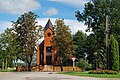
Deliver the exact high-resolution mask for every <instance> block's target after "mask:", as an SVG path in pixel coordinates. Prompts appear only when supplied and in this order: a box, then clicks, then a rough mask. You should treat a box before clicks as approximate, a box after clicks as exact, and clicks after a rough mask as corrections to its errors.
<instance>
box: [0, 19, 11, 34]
mask: <svg viewBox="0 0 120 80" xmlns="http://www.w3.org/2000/svg"><path fill="white" fill-rule="evenodd" d="M11 27H12V23H11V22H8V21H0V33H3V32H4V31H5V29H6V28H11Z"/></svg>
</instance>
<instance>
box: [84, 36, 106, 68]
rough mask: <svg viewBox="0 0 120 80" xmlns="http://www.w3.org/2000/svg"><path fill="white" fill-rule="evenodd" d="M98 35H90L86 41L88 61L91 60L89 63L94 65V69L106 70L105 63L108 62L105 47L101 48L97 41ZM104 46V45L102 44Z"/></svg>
mask: <svg viewBox="0 0 120 80" xmlns="http://www.w3.org/2000/svg"><path fill="white" fill-rule="evenodd" d="M96 38H97V37H96V35H94V34H90V35H89V36H88V38H87V40H86V43H85V45H86V48H87V50H86V53H87V55H88V57H87V59H88V60H89V63H91V64H92V68H94V69H96V68H103V69H104V68H105V65H106V63H105V61H106V55H105V49H104V47H103V46H99V45H100V44H99V43H98V41H97V39H96ZM101 44H103V43H101Z"/></svg>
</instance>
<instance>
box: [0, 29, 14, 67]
mask: <svg viewBox="0 0 120 80" xmlns="http://www.w3.org/2000/svg"><path fill="white" fill-rule="evenodd" d="M11 30H12V29H8V28H7V29H6V30H5V32H4V33H1V34H0V47H1V48H0V49H1V50H0V53H1V54H0V59H1V61H2V69H7V68H8V66H9V67H12V61H13V60H14V57H15V53H14V52H15V49H14V47H15V45H14V46H12V44H13V42H14V41H13V40H14V39H13V37H12V34H11Z"/></svg>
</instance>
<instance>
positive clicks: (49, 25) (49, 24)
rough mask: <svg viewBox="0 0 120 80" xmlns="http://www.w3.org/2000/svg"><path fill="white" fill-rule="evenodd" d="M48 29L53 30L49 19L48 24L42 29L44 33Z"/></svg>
mask: <svg viewBox="0 0 120 80" xmlns="http://www.w3.org/2000/svg"><path fill="white" fill-rule="evenodd" d="M48 28H50V29H51V30H53V25H52V23H51V21H50V19H49V20H48V22H47V24H46V26H45V28H44V31H46V30H47V29H48Z"/></svg>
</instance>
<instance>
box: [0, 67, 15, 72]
mask: <svg viewBox="0 0 120 80" xmlns="http://www.w3.org/2000/svg"><path fill="white" fill-rule="evenodd" d="M15 71H16V69H15V68H11V69H7V70H0V72H15Z"/></svg>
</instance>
